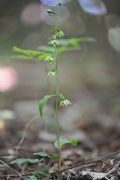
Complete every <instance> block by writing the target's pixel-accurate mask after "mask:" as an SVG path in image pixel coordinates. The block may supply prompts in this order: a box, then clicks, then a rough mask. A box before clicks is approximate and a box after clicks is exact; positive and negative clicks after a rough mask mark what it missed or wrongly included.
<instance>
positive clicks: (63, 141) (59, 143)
mask: <svg viewBox="0 0 120 180" xmlns="http://www.w3.org/2000/svg"><path fill="white" fill-rule="evenodd" d="M65 144H70V145H72V146H76V145H77V140H75V139H72V140H68V139H66V138H62V137H60V138H59V141H58V140H56V141H55V143H54V146H55V147H56V148H57V149H61V148H62V146H63V145H65Z"/></svg>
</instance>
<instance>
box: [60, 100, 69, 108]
mask: <svg viewBox="0 0 120 180" xmlns="http://www.w3.org/2000/svg"><path fill="white" fill-rule="evenodd" d="M70 104H71V102H70V101H69V100H67V99H65V100H63V101H61V102H60V107H66V106H69V105H70Z"/></svg>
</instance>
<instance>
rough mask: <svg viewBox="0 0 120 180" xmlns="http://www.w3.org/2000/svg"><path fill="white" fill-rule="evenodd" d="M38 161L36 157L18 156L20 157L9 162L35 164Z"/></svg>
mask: <svg viewBox="0 0 120 180" xmlns="http://www.w3.org/2000/svg"><path fill="white" fill-rule="evenodd" d="M38 162H39V160H38V159H24V158H20V159H16V160H13V161H11V162H10V164H17V165H22V164H36V163H38Z"/></svg>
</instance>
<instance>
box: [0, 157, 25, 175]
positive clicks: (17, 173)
mask: <svg viewBox="0 0 120 180" xmlns="http://www.w3.org/2000/svg"><path fill="white" fill-rule="evenodd" d="M0 162H1V163H2V164H4V165H5V166H6V167H7V168H9V169H11V171H13V172H14V173H15V174H16V175H17V176H19V177H20V178H23V176H22V175H21V174H20V173H19V172H17V171H16V170H15V169H13V168H12V167H11V166H9V165H8V164H7V163H5V162H4V161H2V160H0Z"/></svg>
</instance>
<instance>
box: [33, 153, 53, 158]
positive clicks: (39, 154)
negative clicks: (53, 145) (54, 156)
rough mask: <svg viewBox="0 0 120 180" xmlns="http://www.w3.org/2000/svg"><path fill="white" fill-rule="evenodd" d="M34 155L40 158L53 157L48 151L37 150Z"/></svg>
mask: <svg viewBox="0 0 120 180" xmlns="http://www.w3.org/2000/svg"><path fill="white" fill-rule="evenodd" d="M33 155H34V156H37V157H39V158H51V156H50V155H49V154H47V153H46V152H36V153H34V154H33Z"/></svg>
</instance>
